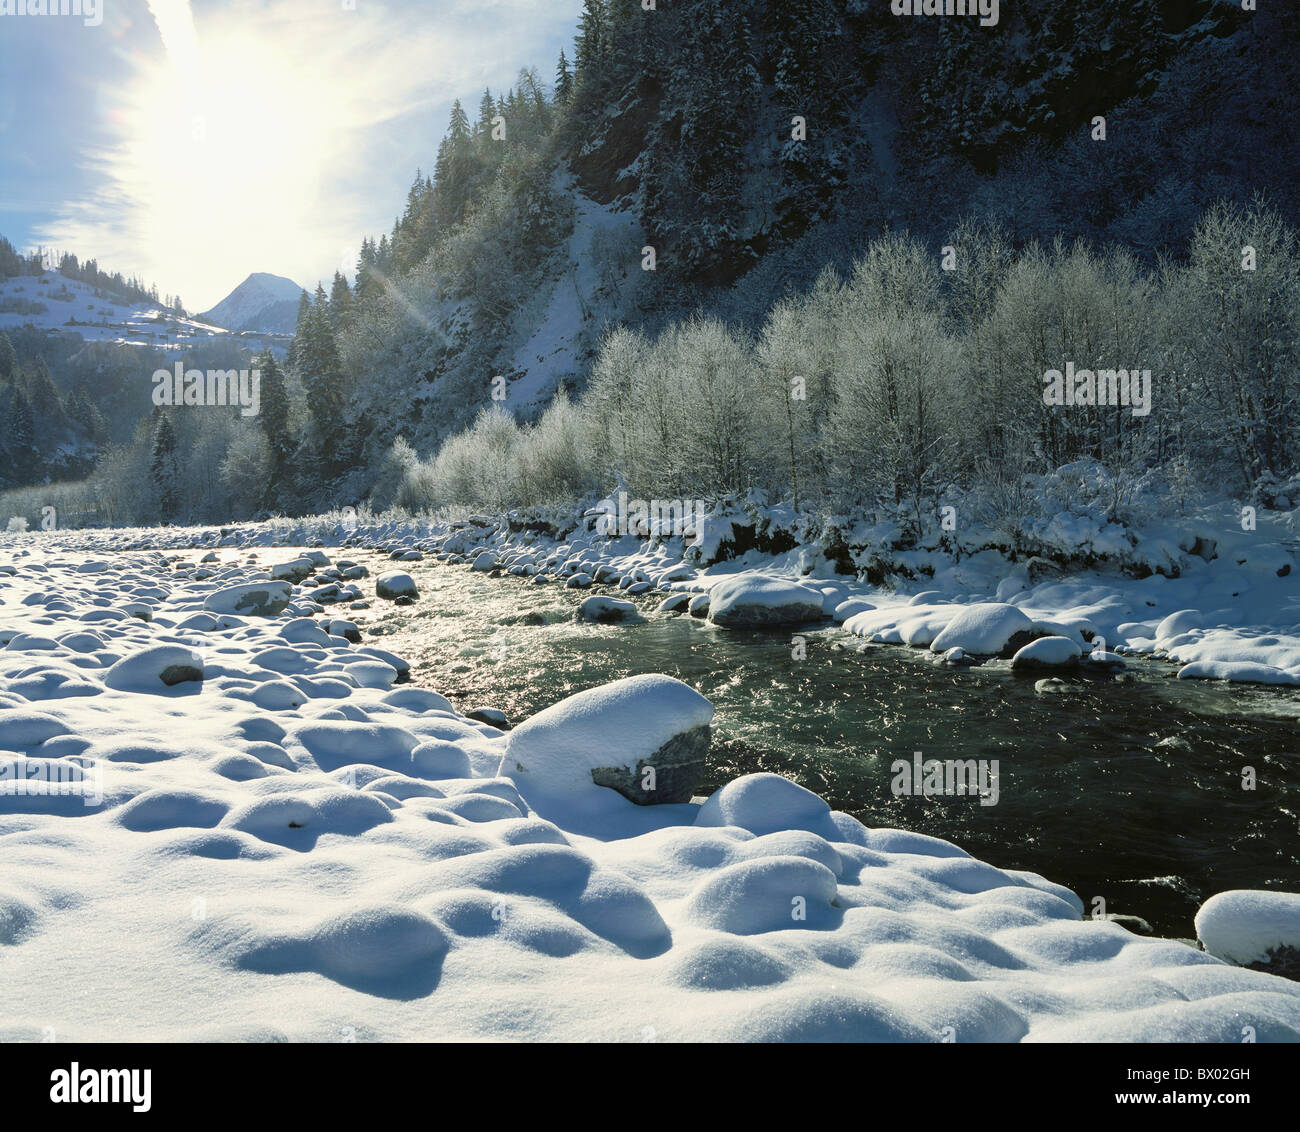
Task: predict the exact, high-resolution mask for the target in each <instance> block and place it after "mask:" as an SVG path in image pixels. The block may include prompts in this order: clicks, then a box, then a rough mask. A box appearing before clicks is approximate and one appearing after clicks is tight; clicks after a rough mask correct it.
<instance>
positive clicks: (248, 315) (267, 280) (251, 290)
mask: <svg viewBox="0 0 1300 1132" xmlns="http://www.w3.org/2000/svg"><path fill="white" fill-rule="evenodd" d="M302 293H303V288H301V287H299V286H298V284H297V283H295V282H294V281H293V280H292V279H286V278H285V277H284V276H283V275H271V274H268V273H267V272H265V271H255V272H253V274H252V275H250V276H249V277H248V278H247V279H245V280H244V281H243V282H242V283H241V284H240V285H239V286H238V287H236V288H235V289H234V290H233V291H231V292H230V294H229V295H227V296H226V297H225V298H224V299H222V300H221V302H219V303H218V304H217V305H216V306H215V307H213V308H212V309H211V310H209V311H204V313H203V314H201V315H199V316H198V317H199V320H200V321H201V322H209V323H212V324H213V325H214V326H221V327H224V328H225V329H226V330H260V331H264V332H266V333H272V334H292V333H293V331H294V327H295V325H296V323H297V318H298V298H299V296H300V295H301V294H302Z"/></svg>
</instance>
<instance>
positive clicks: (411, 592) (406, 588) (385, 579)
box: [375, 570, 420, 601]
mask: <svg viewBox="0 0 1300 1132" xmlns="http://www.w3.org/2000/svg"><path fill="white" fill-rule="evenodd" d="M419 593H420V591H419V590H418V589H416V587H415V579H414V578H412V577H411V575H410V574H404V573H402V572H401V571H400V570H390V571H389V572H388V573H386V574H380V575H379V577H378V578H376V579H375V594H376V595H377V596H379V597H384V598H388V599H389V600H390V601H394V600H396V599H397V598H399V597H410V598H414V597H418V596H419Z"/></svg>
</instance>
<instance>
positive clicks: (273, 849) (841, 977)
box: [0, 530, 1300, 1041]
mask: <svg viewBox="0 0 1300 1132" xmlns="http://www.w3.org/2000/svg"><path fill="white" fill-rule="evenodd" d="M167 533H173V532H167ZM160 534H161V533H160V532H151V533H147V532H132V533H129V534H126V535H124V534H122V533H115V534H112V535H110V534H107V533H105V534H104V535H85V534H81V535H77V534H75V533H72V534H64V535H60V536H58V537H57V538H52V539H45V540H44V541H42V536H40V535H31V536H22V537H16V538H8V539H6V540H4V543H3V545H0V776H2V779H3V782H4V783H6V784H7V785H6V786H5V788H4V789H3V790H0V856H2V857H3V860H4V864H5V869H4V876H3V878H2V879H0V946H3V950H4V958H5V965H6V972H7V977H6V979H5V986H4V990H3V992H0V993H2V994H3V998H2V999H0V1037H6V1038H26V1039H33V1040H35V1039H40V1038H42V1037H46V1036H48V1035H49V1034H50V1033H51V1032H52V1033H54V1034H55V1035H56V1036H57V1038H58V1040H75V1039H78V1038H84V1039H92V1040H93V1039H106V1038H116V1039H123V1038H126V1039H154V1040H167V1039H176V1038H215V1037H227V1038H269V1037H275V1036H280V1035H283V1036H288V1037H290V1038H295V1039H318V1040H349V1039H352V1038H355V1039H357V1040H367V1039H402V1038H405V1039H430V1038H445V1037H460V1038H540V1039H546V1038H551V1039H571V1040H591V1039H598V1040H615V1041H620V1040H626V1041H645V1040H677V1039H681V1040H777V1039H817V1038H841V1039H867V1040H871V1039H876V1040H919V1041H943V1040H956V1041H1017V1040H1029V1041H1042V1040H1058V1039H1060V1040H1206V1041H1240V1040H1241V1039H1242V1036H1243V1032H1244V1030H1245V1028H1246V1027H1250V1028H1251V1029H1252V1030H1253V1032H1254V1034H1255V1036H1256V1037H1257V1039H1258V1040H1260V1041H1277V1040H1287V1041H1292V1040H1300V985H1298V984H1296V983H1294V982H1290V981H1287V980H1285V979H1281V978H1278V977H1276V976H1273V975H1269V974H1265V973H1262V972H1259V971H1253V970H1246V969H1243V968H1240V967H1232V966H1228V965H1226V964H1225V963H1222V962H1220V961H1219V960H1217V959H1215V958H1213V957H1212V956H1210V955H1207V954H1205V953H1203V952H1199V951H1197V950H1195V949H1193V948H1191V947H1188V946H1186V945H1185V944H1182V943H1178V942H1174V941H1168V940H1159V939H1151V938H1143V937H1139V936H1136V935H1133V934H1130V933H1129V932H1128V931H1127V930H1125V929H1124V928H1123V927H1121V926H1120V925H1119V924H1117V923H1114V922H1109V921H1105V920H1102V921H1095V920H1092V919H1085V918H1084V915H1083V913H1084V909H1083V906H1082V904H1081V902H1080V901H1079V899H1078V897H1077V896H1075V895H1074V894H1073V893H1070V892H1068V891H1066V890H1065V889H1063V888H1061V887H1060V886H1058V885H1055V884H1053V883H1051V882H1050V881H1048V880H1044V879H1043V878H1041V877H1037V876H1034V875H1030V874H1026V873H1020V872H1014V871H1004V870H998V869H995V868H993V867H991V866H988V865H986V864H983V863H981V862H980V861H977V860H975V859H973V858H971V857H970V856H968V855H967V854H965V853H964V852H963V851H961V850H960V849H958V848H957V847H955V846H953V845H950V844H948V843H946V842H942V841H938V840H936V839H933V838H927V837H924V836H920V835H916V834H911V833H907V832H903V831H899V830H886V829H867V828H864V827H863V826H862V825H861V824H859V823H858V822H857V821H855V820H854V819H852V818H850V817H848V816H847V815H844V814H839V813H835V812H832V811H831V810H830V809H829V807H827V805H826V804H825V803H824V802H823V801H822V800H821V799H819V798H818V797H817V796H816V795H814V794H811V793H809V792H808V791H806V790H803V789H802V788H800V787H798V786H795V785H794V784H793V783H790V782H788V781H786V780H784V779H781V778H777V777H776V776H772V775H751V776H748V777H745V778H742V779H738V780H736V781H735V782H732V783H731V784H729V785H727V786H726V787H724V788H723V789H722V790H720V791H718V792H717V793H715V794H714V795H713V796H712V797H711V798H710V799H709V800H708V802H707V803H705V804H703V805H698V804H689V803H682V804H661V805H652V806H641V805H635V804H633V802H631V801H629V800H628V799H627V798H625V797H623V796H622V794H621V793H620V792H619V791H618V790H617V789H611V788H609V787H608V786H606V785H597V784H596V781H597V780H604V781H607V782H611V783H613V782H618V781H623V782H624V784H625V785H627V786H628V787H629V788H630V789H632V790H635V789H636V787H637V786H638V785H639V786H640V787H642V788H644V786H645V785H646V780H645V778H644V770H645V768H646V767H647V766H651V767H653V766H654V765H656V764H657V763H658V762H660V761H661V760H664V759H668V760H669V761H671V759H670V756H671V758H675V759H678V760H680V762H681V764H682V765H689V763H690V760H691V759H692V758H693V757H696V755H697V754H698V743H699V741H700V737H701V729H702V728H705V727H707V725H708V722H709V719H710V717H711V715H712V710H711V708H710V707H709V705H708V703H707V701H704V700H703V699H702V698H701V697H700V696H698V695H697V694H696V693H694V692H693V691H692V690H690V689H688V688H686V687H685V686H684V685H681V684H679V683H677V682H676V681H672V680H669V679H667V678H639V679H637V680H634V681H627V682H623V683H622V684H619V685H612V686H607V687H605V688H602V689H596V690H592V691H590V692H586V693H580V694H579V695H578V696H575V697H573V698H571V699H570V700H568V701H565V702H563V703H562V704H559V705H556V707H554V708H552V709H549V710H548V711H547V712H543V713H541V714H540V715H538V716H535V717H534V718H533V719H532V720H529V721H527V722H525V723H524V724H523V725H522V726H520V727H518V728H516V729H515V730H514V731H513V732H510V733H507V734H503V733H501V732H499V731H497V730H495V729H494V728H493V727H491V726H488V725H487V724H484V723H480V722H476V721H474V720H470V719H467V718H465V717H463V716H460V715H458V714H457V713H456V712H455V711H454V710H453V709H452V707H451V705H450V704H449V703H448V702H447V701H446V700H445V699H443V698H442V697H441V696H439V695H438V694H437V693H436V692H434V691H429V690H424V689H418V688H414V687H411V686H409V685H406V684H401V683H400V681H401V679H402V669H403V663H402V661H401V659H400V658H398V657H394V656H391V655H390V654H386V653H384V652H382V651H381V650H373V651H367V649H366V648H365V646H362V645H358V644H356V643H354V642H353V641H352V640H350V639H348V636H347V635H340V634H346V632H347V630H346V627H343V626H340V625H338V624H337V623H335V624H332V625H331V628H332V629H334V630H335V631H334V632H331V633H327V632H325V631H323V630H322V628H321V624H322V623H323V622H317V623H313V622H312V621H311V620H309V615H311V614H313V613H316V612H319V611H329V612H331V613H337V612H343V613H345V611H346V603H349V602H350V601H351V600H365V601H373V600H380V599H379V598H377V597H376V595H375V588H376V579H374V578H371V577H368V576H367V572H366V571H365V570H360V571H358V570H357V568H356V567H353V566H350V565H348V564H347V563H346V561H339V562H335V563H333V564H329V563H328V560H327V556H326V555H324V554H318V555H315V556H314V557H315V559H316V561H314V562H311V563H309V565H310V566H311V567H312V568H313V570H314V572H315V576H311V577H302V578H301V579H300V580H297V581H285V582H276V581H274V580H272V579H271V577H270V575H271V574H272V573H289V574H290V575H291V576H292V575H296V574H297V572H298V571H297V570H296V569H295V570H289V571H285V570H283V569H281V570H275V569H273V568H274V567H276V566H277V565H279V564H281V563H282V562H283V561H285V560H286V559H287V558H288V557H289V556H288V555H285V554H283V553H277V552H275V551H266V550H264V551H261V552H258V557H257V558H256V559H255V555H254V552H250V551H238V550H234V549H227V550H225V551H222V552H220V553H215V554H213V555H212V557H211V559H210V560H209V561H206V562H199V561H198V559H200V558H207V557H208V555H207V554H206V553H205V554H202V555H200V554H193V555H189V556H188V559H189V560H188V561H177V560H176V556H167V555H163V554H161V553H157V552H151V551H134V552H128V553H124V554H115V555H104V556H103V557H101V558H99V559H98V560H96V559H95V558H93V557H91V556H90V555H88V554H86V553H81V552H75V551H74V550H73V549H72V547H73V546H74V545H81V546H85V545H93V544H95V543H98V544H99V545H100V546H101V548H102V547H104V546H106V545H107V544H108V542H109V541H110V539H112V538H118V539H122V538H129V539H131V540H135V541H140V540H142V539H147V538H151V537H159V536H160ZM479 535H480V536H484V537H485V539H486V542H487V543H491V542H492V540H493V538H497V539H498V542H497V544H496V549H492V547H491V546H488V547H487V549H490V550H491V552H492V553H493V555H494V556H496V557H497V558H498V559H504V558H505V555H506V554H508V553H511V551H510V550H509V547H511V546H517V545H519V544H517V543H515V542H512V541H510V540H509V539H507V537H506V536H504V535H502V536H492V535H488V534H486V532H484V531H482V530H480V531H479ZM271 537H272V536H271V534H270V532H268V531H266V530H262V531H256V530H250V531H247V532H233V531H232V532H231V533H230V534H229V535H227V536H225V539H226V540H227V541H230V542H235V541H241V540H242V541H248V542H252V541H255V540H257V539H266V540H267V541H269V540H270V539H271ZM410 537H411V540H412V542H414V541H417V539H418V541H422V542H425V543H426V546H427V547H428V552H429V553H437V552H438V551H437V550H436V549H435V548H434V545H433V543H432V542H431V541H430V540H429V539H428V536H427V535H424V536H417V535H415V534H414V532H412V533H411V536H410ZM455 537H457V538H465V537H466V536H465V534H464V533H462V534H459V535H457V536H455ZM475 537H476V539H478V542H482V541H484V539H483V538H480V537H479V536H475ZM197 541H199V542H200V543H206V542H207V541H212V542H220V541H222V537H221V536H220V535H218V534H217V533H216V532H214V533H213V538H212V539H211V540H208V539H207V538H206V536H201V537H200V538H199V539H198V540H197ZM478 542H476V543H475V545H478ZM534 542H537V540H534ZM445 545H446V544H445V543H444V544H443V546H444V549H443V551H442V552H443V553H447V550H446V549H445ZM467 549H468V548H467ZM613 549H614V550H617V549H618V548H613ZM525 551H527V552H529V553H535V554H537V555H539V556H541V563H542V564H543V565H544V564H545V563H546V561H547V560H548V559H549V558H550V557H551V555H552V554H555V555H556V558H555V561H554V562H553V563H552V564H551V568H552V569H554V568H558V569H559V572H560V573H561V574H563V575H564V576H566V577H568V578H572V577H574V576H576V575H577V574H578V573H581V572H583V571H582V570H580V569H578V568H579V567H581V566H584V565H587V564H593V565H594V564H595V558H594V552H593V551H592V550H591V549H590V548H581V547H579V548H575V550H574V552H571V553H569V554H559V553H558V552H557V551H556V550H555V548H554V547H553V546H548V545H546V544H545V543H542V544H540V545H537V546H535V547H525V548H523V549H522V550H521V551H520V553H523V552H525ZM394 552H396V551H394ZM408 553H410V552H408ZM415 553H419V552H415ZM479 553H482V551H481V550H480V551H479ZM630 553H631V554H632V555H633V556H639V557H638V559H637V563H638V564H635V565H633V564H631V563H630V562H629V564H628V567H627V569H625V570H624V571H623V574H622V576H623V577H628V576H634V574H633V571H636V570H639V571H640V572H641V573H642V574H644V575H646V580H651V577H652V575H653V574H654V572H655V571H656V570H658V571H659V577H658V578H657V579H655V580H657V582H658V583H659V584H661V585H664V586H667V587H669V588H671V587H685V588H687V589H700V590H702V589H704V588H706V585H707V583H709V582H711V581H714V580H716V577H721V576H723V575H721V574H719V575H717V576H716V577H715V576H714V575H711V574H707V573H706V574H705V575H699V574H696V573H695V572H694V571H691V570H687V572H686V575H687V576H683V577H677V578H664V577H663V576H662V575H663V573H669V574H672V573H675V572H679V570H680V565H681V564H680V561H679V562H677V563H676V564H674V563H673V561H672V558H671V554H670V553H669V552H667V551H660V552H657V553H656V552H649V553H647V552H646V551H644V550H643V549H642V550H636V549H632V550H631V551H630ZM339 557H340V558H342V557H344V556H343V555H339ZM476 557H477V555H476ZM169 558H170V559H172V560H170V561H169ZM609 561H610V562H617V561H619V557H618V555H617V554H615V553H610V554H609ZM656 564H658V565H656ZM394 565H395V567H396V568H397V569H399V570H400V563H396V564H394ZM485 565H486V563H485ZM523 565H525V564H524V563H522V562H510V563H505V564H504V568H505V569H512V568H514V567H518V566H523ZM728 565H730V566H734V565H735V564H734V563H732V564H728ZM768 565H769V567H772V572H773V573H774V574H776V575H778V576H779V575H781V574H782V569H783V567H784V574H785V580H784V581H782V582H781V583H780V584H779V585H777V586H775V587H773V588H772V589H771V590H770V591H769V592H782V591H783V590H784V589H785V587H787V586H790V585H793V586H796V587H797V586H800V585H807V584H808V583H807V581H806V580H805V581H804V582H796V581H793V580H791V579H792V578H793V574H794V571H793V570H792V569H790V568H789V567H790V565H791V564H790V563H785V564H780V563H778V564H777V565H776V566H775V567H773V566H772V563H771V562H769V563H768ZM597 569H598V570H599V567H597ZM349 575H350V576H349ZM812 577H813V579H814V582H813V584H814V585H817V584H819V580H818V579H817V573H816V572H815V571H814V573H813V575H812ZM1135 584H1138V583H1135ZM633 585H636V583H635V582H630V583H629V588H631V587H632V586H633ZM826 585H827V588H828V589H833V590H834V591H835V592H834V593H829V592H828V593H826V594H823V606H828V605H830V603H831V600H832V598H833V597H835V598H838V597H840V596H841V594H842V593H847V592H848V591H847V590H843V591H842V590H840V589H839V588H838V584H833V583H831V582H830V581H829V580H827V581H826ZM236 587H245V588H243V589H237V588H236ZM393 592H397V593H400V592H401V586H400V584H398V585H397V589H396V590H395V591H393ZM354 594H355V595H356V596H355V597H354V596H353V595H354ZM340 598H341V599H343V601H342V602H340V600H339V599H340ZM417 600H418V599H417ZM340 605H342V609H341V610H340V609H339V608H338V607H339V606H340ZM280 607H283V608H280ZM331 607H333V608H331ZM769 608H771V606H769ZM898 608H899V609H904V608H911V609H917V608H920V607H918V606H907V605H905V604H903V603H902V602H901V601H900V604H899V605H898ZM1106 608H1109V607H1106ZM232 610H238V611H239V612H231V611H232ZM255 611H256V612H255ZM874 612H876V611H867V612H865V613H859V614H858V615H857V616H869V615H871V614H872V613H874ZM593 771H594V772H596V776H595V780H593V774H592V772H593ZM1257 906H1258V897H1254V896H1246V897H1241V898H1238V899H1236V900H1233V901H1228V902H1224V901H1221V902H1220V905H1219V906H1218V907H1217V908H1216V909H1212V910H1211V913H1210V914H1209V915H1208V916H1207V918H1206V919H1207V923H1208V924H1210V925H1211V927H1212V929H1213V934H1214V936H1215V937H1216V938H1219V939H1221V940H1225V941H1228V942H1226V943H1225V944H1224V946H1225V947H1231V949H1232V950H1233V956H1232V957H1233V958H1234V959H1236V960H1237V961H1238V962H1245V961H1253V960H1252V959H1251V958H1250V957H1251V956H1253V957H1254V960H1257V959H1258V958H1261V956H1260V955H1259V954H1258V952H1259V950H1260V948H1261V947H1263V948H1264V949H1265V950H1267V948H1268V944H1267V940H1268V939H1270V938H1272V937H1273V936H1276V937H1277V939H1276V942H1277V943H1278V944H1286V943H1289V942H1293V941H1292V940H1291V938H1290V935H1289V933H1291V932H1292V931H1293V929H1294V917H1293V916H1291V918H1288V916H1289V915H1290V914H1289V913H1288V912H1287V909H1288V908H1289V907H1290V902H1288V901H1285V900H1284V907H1282V908H1281V909H1279V906H1278V904H1277V902H1276V901H1273V902H1272V903H1270V904H1268V906H1267V907H1266V908H1265V909H1264V910H1263V912H1262V913H1261V914H1260V915H1259V916H1255V915H1254V913H1253V912H1252V908H1254V907H1257ZM1208 907H1209V906H1208V905H1207V908H1208ZM1270 933H1271V935H1270ZM1261 941H1264V942H1261Z"/></svg>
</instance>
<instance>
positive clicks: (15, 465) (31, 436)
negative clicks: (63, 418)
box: [5, 386, 40, 484]
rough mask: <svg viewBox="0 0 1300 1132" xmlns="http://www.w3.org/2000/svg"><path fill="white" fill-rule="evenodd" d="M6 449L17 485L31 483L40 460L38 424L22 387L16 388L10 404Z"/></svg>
mask: <svg viewBox="0 0 1300 1132" xmlns="http://www.w3.org/2000/svg"><path fill="white" fill-rule="evenodd" d="M5 439H6V441H7V443H6V445H5V447H6V448H7V449H8V450H9V464H10V468H11V472H12V475H13V479H14V482H15V483H19V484H24V483H30V482H31V480H32V478H33V476H34V475H35V472H36V469H37V465H38V463H39V459H40V453H39V452H38V451H37V449H36V422H35V419H34V417H33V415H32V406H31V403H30V402H29V401H28V400H27V395H26V394H25V393H24V392H23V390H22V388H21V386H19V387H16V388H15V389H14V393H13V400H12V401H11V403H10V412H9V428H8V435H7V436H6V438H5Z"/></svg>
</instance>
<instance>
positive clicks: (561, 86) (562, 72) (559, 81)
mask: <svg viewBox="0 0 1300 1132" xmlns="http://www.w3.org/2000/svg"><path fill="white" fill-rule="evenodd" d="M572 93H573V75H572V73H571V72H570V71H569V61H568V59H566V58H565V57H564V48H563V47H561V48H560V62H559V64H558V65H557V66H556V68H555V105H556V106H567V105H568V102H569V95H571V94H572Z"/></svg>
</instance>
